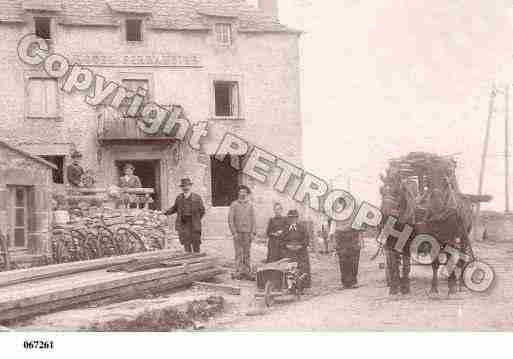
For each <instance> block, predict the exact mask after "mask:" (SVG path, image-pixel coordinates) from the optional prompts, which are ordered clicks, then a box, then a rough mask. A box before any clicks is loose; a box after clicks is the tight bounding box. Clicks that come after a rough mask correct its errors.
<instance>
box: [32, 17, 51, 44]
mask: <svg viewBox="0 0 513 359" xmlns="http://www.w3.org/2000/svg"><path fill="white" fill-rule="evenodd" d="M51 24H52V21H51V19H50V18H49V17H35V18H34V27H35V30H36V35H37V36H39V37H41V38H43V39H47V40H49V39H51V38H52V31H51Z"/></svg>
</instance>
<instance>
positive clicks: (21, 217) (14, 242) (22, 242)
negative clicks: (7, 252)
mask: <svg viewBox="0 0 513 359" xmlns="http://www.w3.org/2000/svg"><path fill="white" fill-rule="evenodd" d="M10 192H11V203H12V207H11V208H12V212H11V216H10V217H11V225H12V227H11V228H12V236H11V238H10V243H9V246H10V247H18V248H24V247H26V246H27V232H28V231H27V229H28V206H27V193H28V188H27V187H21V186H15V187H12V188H11V191H10Z"/></svg>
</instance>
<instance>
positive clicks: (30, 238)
mask: <svg viewBox="0 0 513 359" xmlns="http://www.w3.org/2000/svg"><path fill="white" fill-rule="evenodd" d="M56 169H57V167H56V166H55V165H53V164H51V163H49V162H47V161H45V160H43V159H41V158H39V157H36V156H32V155H30V154H28V153H26V152H25V151H22V150H20V149H17V148H14V147H12V146H10V145H8V144H7V143H5V142H3V141H0V232H1V233H2V234H3V235H7V237H8V239H9V248H10V250H12V253H11V255H12V256H13V257H16V259H17V261H18V262H19V261H23V260H22V259H23V257H24V258H25V259H26V260H27V261H28V262H33V259H34V257H36V256H39V255H44V254H45V253H47V250H48V233H49V226H50V218H51V217H50V215H51V212H50V192H51V186H52V183H53V181H52V171H54V170H56Z"/></svg>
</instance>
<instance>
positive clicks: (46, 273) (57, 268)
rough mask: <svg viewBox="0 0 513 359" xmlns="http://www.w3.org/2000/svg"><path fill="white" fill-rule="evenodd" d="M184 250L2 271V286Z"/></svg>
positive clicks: (0, 285)
mask: <svg viewBox="0 0 513 359" xmlns="http://www.w3.org/2000/svg"><path fill="white" fill-rule="evenodd" d="M181 254H183V252H177V251H174V250H161V251H151V252H141V253H134V254H128V255H123V256H115V257H106V258H99V259H93V260H90V261H80V262H70V263H60V264H52V265H49V266H44V267H35V268H27V269H19V270H15V271H9V272H2V273H0V287H4V286H8V285H13V284H17V283H23V282H27V281H33V280H40V279H46V278H52V277H58V276H62V275H69V274H73V273H80V272H84V271H93V270H98V269H104V268H108V267H112V266H114V265H118V264H124V263H128V262H130V261H131V260H133V259H138V260H141V259H144V258H161V259H167V258H172V257H173V256H174V255H181Z"/></svg>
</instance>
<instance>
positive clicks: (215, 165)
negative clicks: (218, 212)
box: [210, 155, 242, 207]
mask: <svg viewBox="0 0 513 359" xmlns="http://www.w3.org/2000/svg"><path fill="white" fill-rule="evenodd" d="M238 160H239V163H242V157H239V159H238ZM210 173H211V181H212V205H213V206H214V207H229V206H230V205H231V204H232V202H233V201H235V200H236V199H237V187H238V186H239V183H240V171H239V170H236V169H235V168H233V167H232V165H231V157H230V155H226V156H225V157H224V160H223V161H219V160H217V159H216V157H215V156H211V157H210Z"/></svg>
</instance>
